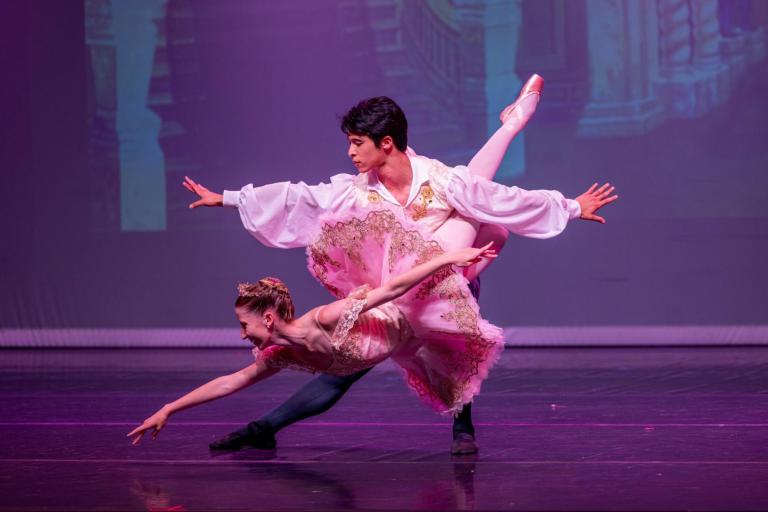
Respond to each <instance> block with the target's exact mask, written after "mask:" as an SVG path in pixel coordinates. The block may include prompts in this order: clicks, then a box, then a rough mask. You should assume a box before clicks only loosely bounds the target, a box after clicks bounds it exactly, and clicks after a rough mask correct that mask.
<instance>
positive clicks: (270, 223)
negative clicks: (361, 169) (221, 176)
mask: <svg viewBox="0 0 768 512" xmlns="http://www.w3.org/2000/svg"><path fill="white" fill-rule="evenodd" d="M353 180H354V176H352V175H350V174H337V175H336V176H333V177H332V178H331V182H330V183H321V184H319V185H307V184H306V183H304V182H303V181H302V182H299V183H290V182H287V181H284V182H281V183H272V184H269V185H264V186H261V187H254V186H253V185H250V184H249V185H246V186H244V187H243V188H242V189H240V190H239V191H231V190H225V191H224V194H223V196H224V201H223V202H224V206H234V207H236V208H237V210H238V212H239V213H240V220H241V221H242V222H243V227H245V229H246V230H247V231H248V232H249V233H250V234H251V235H252V236H253V237H254V238H256V239H257V240H258V241H259V242H261V243H263V244H264V245H267V246H269V247H278V248H281V249H290V248H293V247H304V246H306V245H307V244H308V243H309V237H310V236H311V235H312V233H313V231H314V229H315V225H316V224H317V218H318V216H320V215H321V214H322V213H325V212H328V211H334V210H336V209H338V208H340V207H343V205H344V203H345V201H346V200H348V199H349V198H350V197H351V196H350V191H351V187H352V185H353Z"/></svg>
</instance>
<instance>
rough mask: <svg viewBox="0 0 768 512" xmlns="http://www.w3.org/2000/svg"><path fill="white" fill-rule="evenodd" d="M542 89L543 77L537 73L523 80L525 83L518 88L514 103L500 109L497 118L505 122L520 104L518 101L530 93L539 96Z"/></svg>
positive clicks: (520, 101)
mask: <svg viewBox="0 0 768 512" xmlns="http://www.w3.org/2000/svg"><path fill="white" fill-rule="evenodd" d="M543 90H544V78H542V77H541V76H539V75H537V74H533V75H531V78H529V79H528V81H527V82H525V85H523V88H522V89H520V94H519V95H518V97H517V99H516V100H515V102H514V103H512V104H511V105H509V106H508V107H507V108H505V109H504V110H502V111H501V115H499V119H501V122H502V123H506V122H507V121H508V120H509V118H510V117H511V116H512V112H514V110H515V109H516V108H517V107H518V106H520V103H522V101H523V100H524V99H526V98H527V97H528V96H530V95H531V94H536V95H537V96H539V98H541V91H543Z"/></svg>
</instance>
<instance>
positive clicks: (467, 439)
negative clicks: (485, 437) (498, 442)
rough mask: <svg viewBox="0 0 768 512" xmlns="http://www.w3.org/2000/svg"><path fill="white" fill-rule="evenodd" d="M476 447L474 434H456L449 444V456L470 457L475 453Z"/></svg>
mask: <svg viewBox="0 0 768 512" xmlns="http://www.w3.org/2000/svg"><path fill="white" fill-rule="evenodd" d="M477 451H478V447H477V442H476V441H475V436H474V434H470V433H469V432H456V433H454V434H453V442H452V443H451V455H472V454H473V453H477Z"/></svg>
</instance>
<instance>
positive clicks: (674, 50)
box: [656, 0, 697, 117]
mask: <svg viewBox="0 0 768 512" xmlns="http://www.w3.org/2000/svg"><path fill="white" fill-rule="evenodd" d="M657 11H658V24H659V36H658V37H659V77H658V79H657V81H656V92H657V95H658V97H659V100H660V101H661V102H662V103H663V104H664V108H665V110H666V112H667V115H671V116H673V117H691V116H694V115H696V114H697V102H696V93H695V82H696V80H695V74H694V71H693V66H692V62H691V61H692V56H693V49H692V44H691V38H692V35H691V7H690V3H689V1H688V0H658V2H657Z"/></svg>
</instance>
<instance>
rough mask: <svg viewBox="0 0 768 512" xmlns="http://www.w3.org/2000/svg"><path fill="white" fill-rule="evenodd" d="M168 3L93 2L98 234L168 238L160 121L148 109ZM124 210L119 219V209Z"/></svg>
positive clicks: (89, 27) (89, 20)
mask: <svg viewBox="0 0 768 512" xmlns="http://www.w3.org/2000/svg"><path fill="white" fill-rule="evenodd" d="M165 3H166V0H87V1H86V36H85V37H86V44H87V48H88V52H89V60H90V70H89V71H90V74H91V82H92V83H91V86H92V92H91V97H92V105H91V107H92V116H91V123H90V124H91V134H92V135H91V147H92V156H91V163H90V166H91V169H92V173H93V174H94V184H95V186H94V194H95V196H94V197H93V198H92V201H94V204H95V208H94V221H95V225H96V227H97V228H99V229H108V230H112V229H122V230H126V231H133V230H137V231H138V230H163V229H165V226H166V198H165V162H164V157H163V152H162V149H161V148H160V145H159V143H158V137H159V134H160V127H161V120H160V118H159V116H158V115H156V114H155V113H154V112H152V111H151V110H150V108H149V107H148V98H149V84H150V79H151V77H152V68H153V63H154V57H155V48H156V45H157V41H158V28H157V25H156V23H157V21H158V20H161V19H163V18H164V16H165ZM118 204H119V216H118V215H117V211H118V210H117V205H118Z"/></svg>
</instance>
